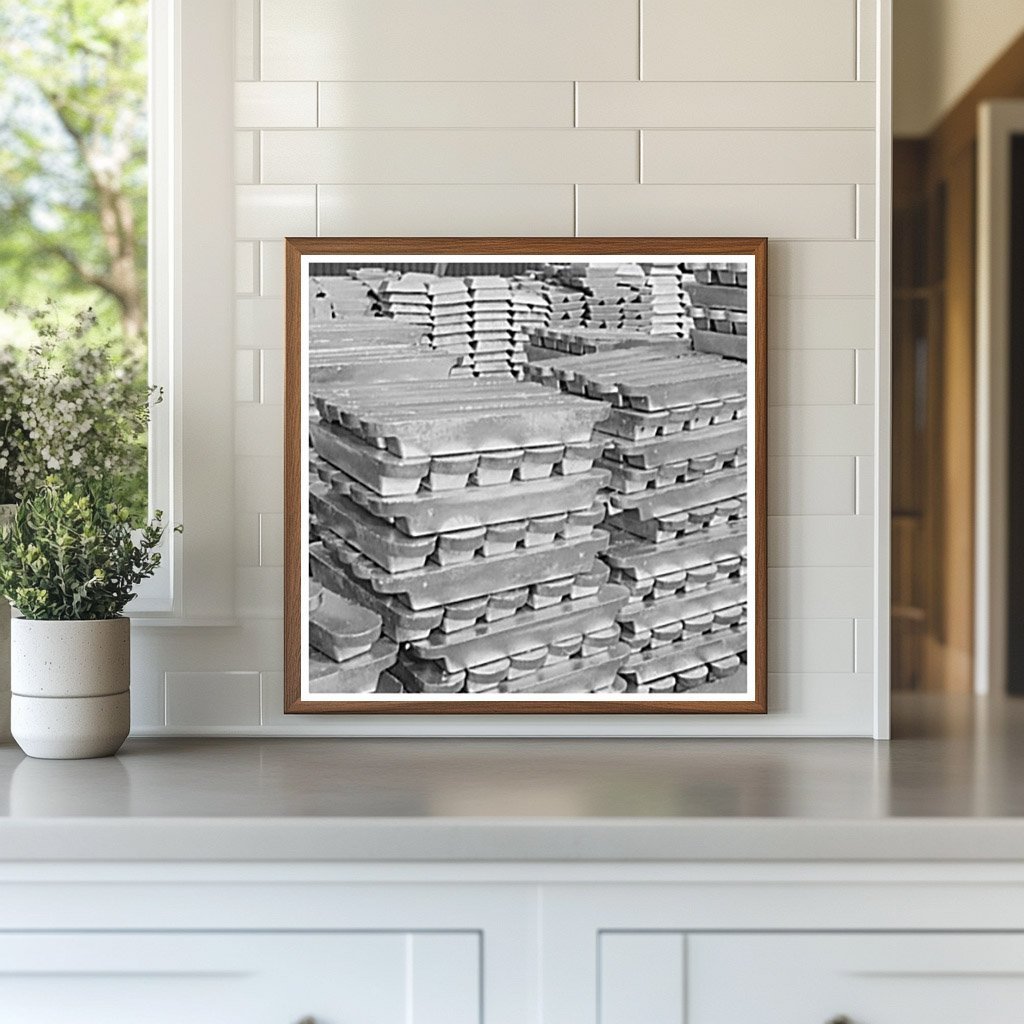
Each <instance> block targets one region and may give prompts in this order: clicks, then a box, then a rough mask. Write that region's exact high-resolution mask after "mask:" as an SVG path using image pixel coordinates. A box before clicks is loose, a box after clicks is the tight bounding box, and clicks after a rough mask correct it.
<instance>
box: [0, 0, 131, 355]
mask: <svg viewBox="0 0 1024 1024" xmlns="http://www.w3.org/2000/svg"><path fill="white" fill-rule="evenodd" d="M147 33H148V4H147V2H146V0H17V2H12V3H5V4H0V39H2V40H3V45H2V46H0V267H2V270H3V272H2V274H0V305H6V304H8V303H9V302H12V301H20V302H28V303H38V302H40V301H41V300H42V298H43V296H44V295H53V294H58V293H59V294H70V295H72V296H75V297H78V298H80V299H84V302H85V303H87V304H90V305H92V306H94V308H95V309H96V310H97V313H98V314H99V315H100V316H101V318H102V319H103V320H104V322H106V323H110V324H115V323H118V322H119V323H120V328H121V330H122V331H123V333H124V336H125V338H126V339H127V340H128V341H129V342H130V343H132V344H133V345H134V347H135V348H136V349H137V350H140V349H141V348H143V347H144V346H143V345H142V342H143V341H144V332H145V308H146V298H145V292H146V226H147V174H146V167H147V109H146V95H147V78H148V69H147Z"/></svg>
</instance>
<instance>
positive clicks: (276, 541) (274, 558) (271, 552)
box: [259, 512, 284, 566]
mask: <svg viewBox="0 0 1024 1024" xmlns="http://www.w3.org/2000/svg"><path fill="white" fill-rule="evenodd" d="M259 521H260V530H259V539H260V565H269V566H278V565H284V515H283V514H282V513H280V512H261V513H260V517H259Z"/></svg>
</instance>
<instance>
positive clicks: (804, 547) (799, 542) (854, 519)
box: [768, 515, 875, 566]
mask: <svg viewBox="0 0 1024 1024" xmlns="http://www.w3.org/2000/svg"><path fill="white" fill-rule="evenodd" d="M874 542H875V537H874V523H873V522H872V520H871V518H870V517H869V516H857V515H847V516H818V515H815V516H808V515H799V516H769V517H768V564H769V565H772V566H811V565H860V566H868V565H871V560H872V552H873V550H874Z"/></svg>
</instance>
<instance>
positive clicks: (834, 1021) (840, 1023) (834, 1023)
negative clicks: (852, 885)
mask: <svg viewBox="0 0 1024 1024" xmlns="http://www.w3.org/2000/svg"><path fill="white" fill-rule="evenodd" d="M299 1024H306V1022H305V1021H299ZM309 1024H314V1022H313V1021H310V1022H309ZM825 1024H853V1021H852V1020H850V1018H849V1017H847V1016H846V1014H845V1013H841V1014H840V1015H839V1016H838V1017H832V1018H831V1019H829V1020H827V1021H825Z"/></svg>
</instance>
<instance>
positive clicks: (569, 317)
mask: <svg viewBox="0 0 1024 1024" xmlns="http://www.w3.org/2000/svg"><path fill="white" fill-rule="evenodd" d="M546 291H547V296H548V303H549V304H550V306H551V318H550V320H549V323H551V324H552V325H553V326H558V327H581V326H582V325H583V320H584V317H585V315H586V310H587V304H586V299H585V297H584V294H583V291H582V289H580V288H571V287H566V286H565V285H563V284H560V283H558V282H557V281H554V282H548V283H547V285H546Z"/></svg>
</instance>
